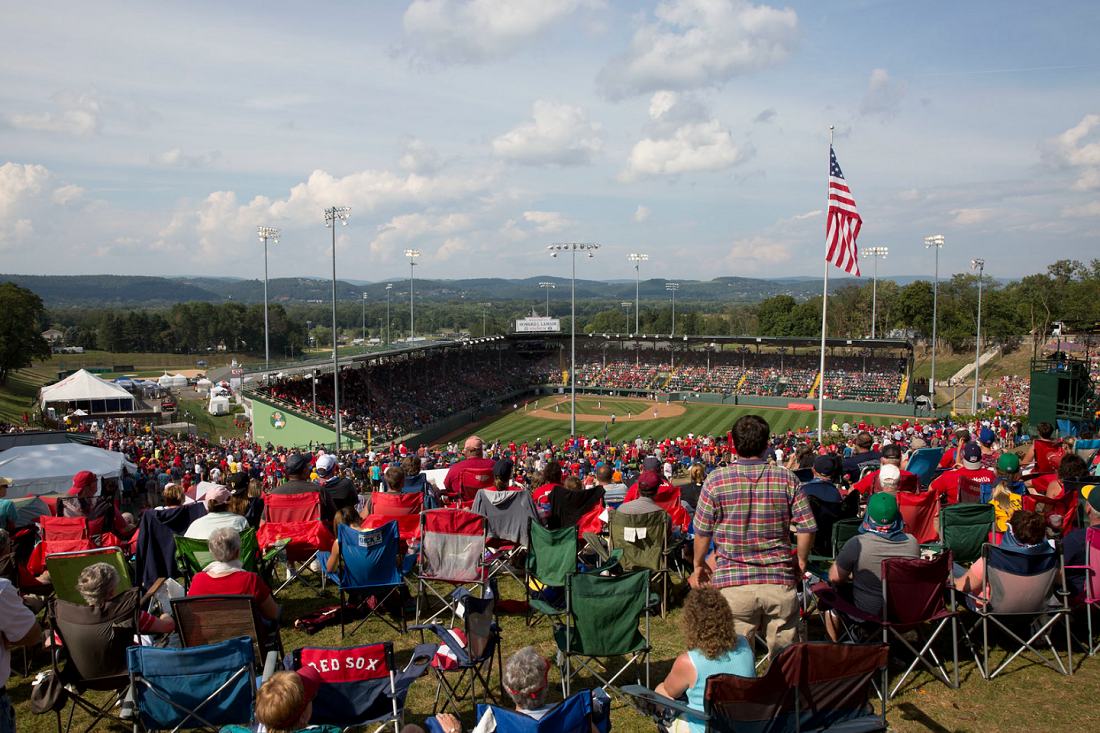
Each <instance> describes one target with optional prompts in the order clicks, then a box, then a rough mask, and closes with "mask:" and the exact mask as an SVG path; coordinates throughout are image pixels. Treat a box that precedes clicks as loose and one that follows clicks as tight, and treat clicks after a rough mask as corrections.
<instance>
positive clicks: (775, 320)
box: [756, 295, 798, 336]
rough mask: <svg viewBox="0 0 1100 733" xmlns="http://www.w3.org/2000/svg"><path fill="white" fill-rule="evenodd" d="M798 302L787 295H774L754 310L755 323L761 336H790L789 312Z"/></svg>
mask: <svg viewBox="0 0 1100 733" xmlns="http://www.w3.org/2000/svg"><path fill="white" fill-rule="evenodd" d="M797 306H798V303H797V302H796V301H795V299H794V298H792V297H791V296H789V295H774V296H772V297H771V298H768V299H767V300H765V301H764V302H763V303H761V304H760V306H759V307H758V308H757V310H756V324H757V328H758V329H759V331H760V335H761V336H790V335H791V314H792V312H793V311H794V309H795V308H796V307H797Z"/></svg>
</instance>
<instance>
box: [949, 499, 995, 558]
mask: <svg viewBox="0 0 1100 733" xmlns="http://www.w3.org/2000/svg"><path fill="white" fill-rule="evenodd" d="M996 520H997V512H996V510H995V509H994V507H993V505H992V504H953V505H951V506H945V507H943V508H941V509H940V543H941V544H943V547H944V549H946V550H950V551H951V554H952V555H953V556H954V558H955V562H959V563H964V564H970V563H972V562H974V561H975V560H977V559H978V558H979V557H981V556H982V545H984V544H985V543H987V542H989V533H990V532H992V531H993V529H994V523H995V522H996Z"/></svg>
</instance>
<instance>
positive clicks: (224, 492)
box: [203, 486, 230, 506]
mask: <svg viewBox="0 0 1100 733" xmlns="http://www.w3.org/2000/svg"><path fill="white" fill-rule="evenodd" d="M229 496H230V494H229V489H228V488H226V487H225V486H215V487H214V488H212V489H210V490H209V491H207V492H206V496H205V497H203V499H204V500H205V501H206V503H207V504H209V505H211V506H218V505H219V504H228V503H229Z"/></svg>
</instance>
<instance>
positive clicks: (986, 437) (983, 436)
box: [978, 428, 996, 445]
mask: <svg viewBox="0 0 1100 733" xmlns="http://www.w3.org/2000/svg"><path fill="white" fill-rule="evenodd" d="M995 437H996V436H995V435H993V431H992V430H990V429H989V428H982V431H981V432H980V433H978V440H980V441H981V442H983V443H985V444H986V445H991V444H992V443H993V438H995Z"/></svg>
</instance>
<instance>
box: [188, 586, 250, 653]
mask: <svg viewBox="0 0 1100 733" xmlns="http://www.w3.org/2000/svg"><path fill="white" fill-rule="evenodd" d="M256 611H257V609H256V599H255V598H253V597H252V596H248V595H239V596H238V595H211V596H187V597H185V598H173V599H172V617H173V618H174V619H175V620H176V631H177V632H179V635H180V643H181V644H182V645H183V646H184V647H195V646H206V645H207V644H217V643H219V642H223V641H228V640H230V639H236V638H237V637H238V636H247V637H248V638H249V639H251V640H252V644H253V650H254V652H255V655H256V656H255V658H256V659H257V660H259V659H263V638H264V632H263V628H262V625H261V623H260V620H259V618H260V617H259V615H258V614H257V612H256Z"/></svg>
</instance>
